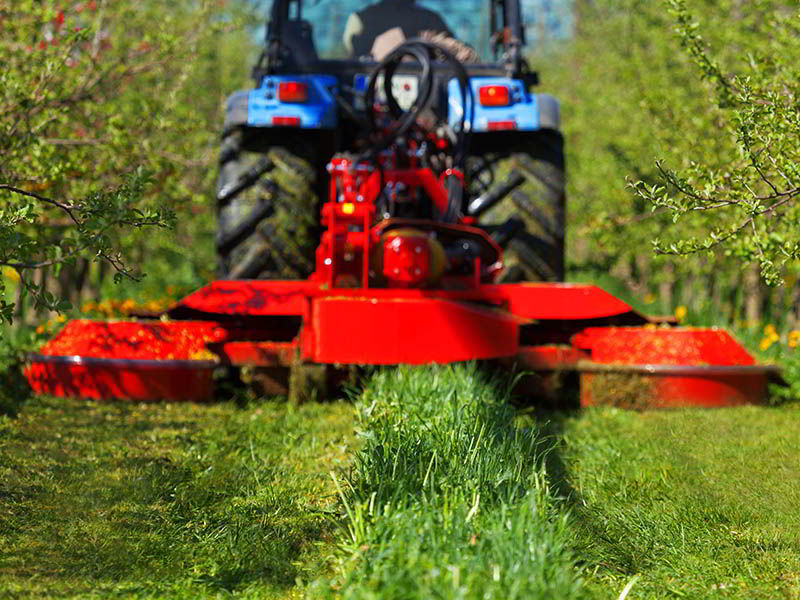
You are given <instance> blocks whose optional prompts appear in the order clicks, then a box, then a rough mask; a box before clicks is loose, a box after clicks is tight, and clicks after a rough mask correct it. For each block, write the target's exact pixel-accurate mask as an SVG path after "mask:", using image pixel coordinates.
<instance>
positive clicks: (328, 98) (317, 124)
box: [224, 75, 339, 131]
mask: <svg viewBox="0 0 800 600" xmlns="http://www.w3.org/2000/svg"><path fill="white" fill-rule="evenodd" d="M281 84H296V85H299V86H302V88H303V89H305V91H306V93H305V99H304V100H302V101H298V100H297V99H295V100H293V101H284V100H282V99H281V92H280V90H281ZM337 87H338V81H337V79H336V77H333V76H330V75H267V76H266V77H264V78H263V79H262V80H261V85H260V86H259V87H258V88H257V89H254V90H246V91H239V92H235V93H233V94H231V96H230V97H229V98H228V105H227V110H226V111H225V125H224V130H225V131H229V130H230V129H232V128H234V127H242V126H249V127H267V128H272V127H294V128H299V129H335V128H336V127H337V126H338V124H339V122H338V121H339V120H338V111H337V106H336V99H335V95H336V93H337Z"/></svg>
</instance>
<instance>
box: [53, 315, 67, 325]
mask: <svg viewBox="0 0 800 600" xmlns="http://www.w3.org/2000/svg"><path fill="white" fill-rule="evenodd" d="M56 321H58V322H59V323H65V322H66V321H67V315H58V318H57V319H56Z"/></svg>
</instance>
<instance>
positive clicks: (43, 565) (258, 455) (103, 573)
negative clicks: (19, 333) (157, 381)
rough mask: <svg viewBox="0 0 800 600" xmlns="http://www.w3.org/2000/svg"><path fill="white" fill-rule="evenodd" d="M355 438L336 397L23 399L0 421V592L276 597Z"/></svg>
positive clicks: (316, 545)
mask: <svg viewBox="0 0 800 600" xmlns="http://www.w3.org/2000/svg"><path fill="white" fill-rule="evenodd" d="M0 419H2V417H0ZM354 441H355V440H354V436H353V409H352V407H351V405H349V404H346V403H334V404H327V405H315V404H312V405H308V406H304V407H301V408H298V409H292V408H291V407H289V406H287V405H286V404H277V403H257V404H251V405H249V406H246V407H244V408H240V407H237V406H236V405H235V404H232V403H224V404H217V405H211V406H198V405H191V404H174V405H169V404H153V405H130V404H124V403H114V404H100V403H93V402H83V401H73V400H70V401H66V400H60V399H58V400H56V399H47V398H42V399H33V400H30V401H29V402H28V404H27V405H25V406H24V407H23V409H22V411H21V413H20V415H19V416H18V418H16V419H14V420H11V419H6V420H4V421H3V420H0V597H42V598H45V597H58V598H68V597H80V598H83V597H91V596H98V597H99V596H103V597H107V596H120V597H140V598H149V597H161V598H205V597H229V595H230V594H231V593H235V594H236V595H237V596H242V597H253V598H272V597H288V596H290V594H291V592H292V590H293V588H295V586H296V583H297V581H298V580H303V579H305V580H308V579H313V578H317V577H319V576H320V575H322V574H324V573H325V572H326V569H327V557H328V555H329V554H330V552H331V547H332V544H333V541H334V536H335V535H336V533H337V529H336V527H337V526H336V522H337V521H336V519H335V517H336V515H338V505H337V497H336V492H335V488H334V487H333V485H332V482H331V479H330V477H329V475H328V473H329V471H331V470H337V469H339V468H342V467H344V466H345V465H346V463H347V461H349V460H350V459H351V457H352V455H353V444H354Z"/></svg>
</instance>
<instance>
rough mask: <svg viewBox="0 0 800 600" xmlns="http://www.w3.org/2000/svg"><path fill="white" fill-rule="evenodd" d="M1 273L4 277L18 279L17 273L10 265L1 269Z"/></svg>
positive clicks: (11, 279) (12, 279)
mask: <svg viewBox="0 0 800 600" xmlns="http://www.w3.org/2000/svg"><path fill="white" fill-rule="evenodd" d="M3 275H4V276H5V278H6V279H8V280H10V281H13V282H17V281H19V273H17V270H16V269H12V268H11V267H5V268H4V269H3Z"/></svg>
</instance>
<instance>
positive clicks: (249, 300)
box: [169, 281, 320, 316]
mask: <svg viewBox="0 0 800 600" xmlns="http://www.w3.org/2000/svg"><path fill="white" fill-rule="evenodd" d="M319 287H320V285H319V283H312V282H309V281H215V282H213V283H211V284H209V285H207V286H205V287H203V288H200V289H199V290H197V291H196V292H194V293H193V294H191V295H189V296H187V297H186V298H184V299H183V300H181V301H180V302H179V303H178V304H176V305H175V306H173V307H172V308H171V309H170V310H169V312H170V313H173V312H175V311H177V310H178V309H181V308H183V309H190V310H194V311H199V312H202V313H210V314H220V315H240V316H265V315H283V316H287V315H302V314H303V305H304V302H305V299H306V297H307V296H308V295H309V294H311V293H313V290H314V289H319Z"/></svg>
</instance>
